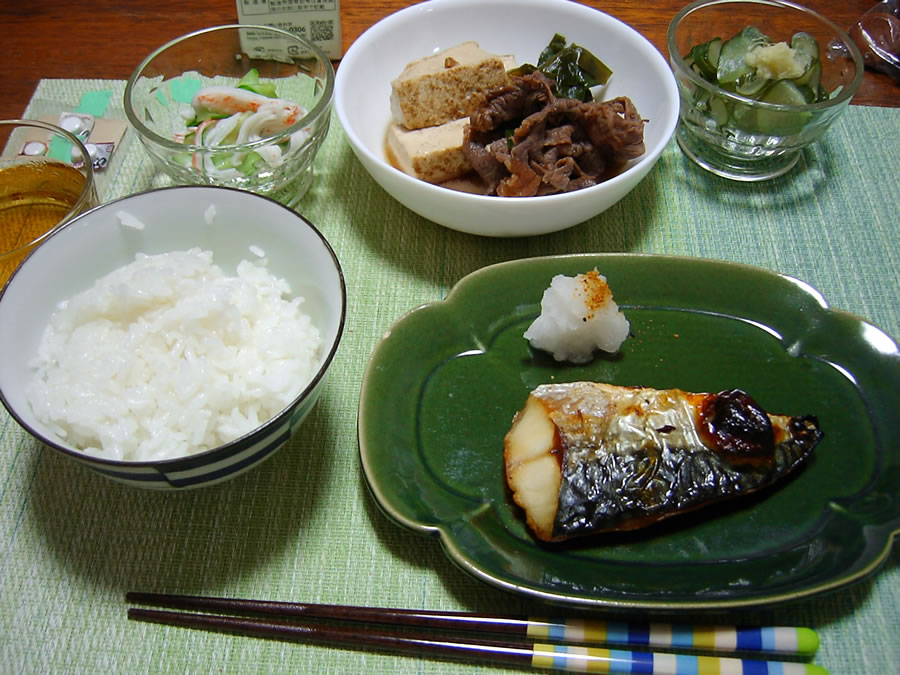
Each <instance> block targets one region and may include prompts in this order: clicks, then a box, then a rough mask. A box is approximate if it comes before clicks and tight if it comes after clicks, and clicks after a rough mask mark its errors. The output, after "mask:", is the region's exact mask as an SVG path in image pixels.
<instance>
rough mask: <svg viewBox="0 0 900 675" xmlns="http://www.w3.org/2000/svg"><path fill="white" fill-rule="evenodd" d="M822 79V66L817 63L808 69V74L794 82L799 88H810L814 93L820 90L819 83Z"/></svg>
mask: <svg viewBox="0 0 900 675" xmlns="http://www.w3.org/2000/svg"><path fill="white" fill-rule="evenodd" d="M821 79H822V64H821V63H819V62H818V61H816V62H815V63H813V64H812V65H811V66H810V67H809V68H807V69H806V72H805V73H803V75H801V76H800V77H798V78H797V79H796V80H794V84H796V85H797V86H798V87H809V88H810V89H812V90H813V91H816V90H817V89H818V88H819V82H820V81H821Z"/></svg>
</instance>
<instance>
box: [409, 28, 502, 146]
mask: <svg viewBox="0 0 900 675" xmlns="http://www.w3.org/2000/svg"><path fill="white" fill-rule="evenodd" d="M506 68H507V63H506V62H505V61H504V58H503V57H501V56H496V55H494V54H490V53H488V52H486V51H484V50H483V49H481V47H479V45H478V43H477V42H463V43H462V44H459V45H457V46H455V47H451V48H450V49H446V50H444V51H442V52H439V53H437V54H432V55H431V56H426V57H424V58H421V59H418V60H416V61H413V62H411V63H410V64H409V65H407V66H406V68H405V69H404V70H403V72H402V73H400V75H399V76H398V77H397V78H396V79H395V80H394V81H393V82H392V83H391V113H392V115H393V117H394V121H395V122H397V123H398V124H401V125H403V126H404V127H406V128H407V129H422V128H424V127H431V126H437V125H440V124H444V123H446V122H450V121H452V120H456V119H459V118H461V117H468V116H469V114H470V113H471V112H472V110H474V109H475V108H476V107H477V106H478V105H479V104H480V103H481V101H483V100H484V94H485V93H486V92H488V91H491V90H493V89H496V88H498V87H502V86H505V85H507V84H509V82H510V80H509V76H508V75H507V73H506Z"/></svg>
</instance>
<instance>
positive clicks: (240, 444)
mask: <svg viewBox="0 0 900 675" xmlns="http://www.w3.org/2000/svg"><path fill="white" fill-rule="evenodd" d="M171 190H229V191H232V192H239V193H241V194H244V195H247V196H248V197H250V198H254V199H264V200H266V201H269V202H271V203H272V204H275V205H277V206H278V207H279V208H282V209H285V210H286V211H287V212H288V213H290V214H291V215H292V216H293V217H295V218H297V219H298V220H300V221H301V222H302V223H303V224H304V225H306V227H307V228H309V229H310V230H311V231H312V232H313V233H314V234H315V235H316V237H317V238H318V239H319V240H320V241H321V243H322V246H323V247H324V248H325V250H326V251H327V252H328V254H329V256H330V257H331V262H332V264H333V265H334V268H335V272H336V275H337V278H338V281H339V282H340V291H341V309H340V318H339V321H338V325H337V327H336V329H335V334H334V339H333V341H332V343H331V344H330V345H329V347H328V353H327V354H326V355H325V356H324V358H323V359H322V363H321V364H320V366H319V368H318V370H317V371H316V373H315V375H314V376H313V378H312V379H311V380H310V381H309V383H308V384H307V385H306V387H304V388H303V391H301V392H300V393H299V394H298V395H297V396H296V397H295V398H294V399H293V400H292V401H291V402H290V403H288V404H287V405H286V406H285V407H284V408H283V409H282V410H281V411H280V412H278V413H277V414H276V415H274V416H273V417H271V418H269V419H268V420H266V421H265V422H263V423H262V424H260V425H259V426H258V427H256V428H255V429H253V430H252V431H250V432H248V433H246V434H244V435H243V436H240V437H238V438H235V439H234V440H231V441H229V442H228V443H223V444H222V445H219V446H216V447H215V448H210V449H209V450H204V451H202V452H197V453H194V454H191V455H186V456H184V457H174V458H170V459H157V460H139V461H128V460H117V459H109V458H106V457H100V456H95V455H88V454H85V453H84V452H80V451H79V450H77V449H74V448H72V447H70V446H68V445H64V444H62V443H59V442H58V441H56V440H55V439H53V438H51V437H48V436H47V435H46V434H44V433H42V432H40V431H38V430H36V429H35V428H34V427H32V426H31V425H29V424H28V422H27V421H25V420H24V419H23V418H22V417H21V416H20V415H19V414H18V413H16V411H15V410H14V409H13V407H12V405H11V404H10V403H9V401H8V399H7V397H6V395H5V394H4V393H3V390H2V388H0V402H2V403H3V406H4V407H5V408H6V409H7V411H8V412H9V414H10V415H11V416H12V417H13V419H15V420H16V422H17V423H18V424H19V426H21V427H22V428H23V429H25V430H26V431H27V432H28V433H30V434H31V435H32V436H34V437H35V438H38V439H40V440H41V442H42V443H44V444H45V445H48V446H50V447H52V448H54V449H56V450H59V451H61V452H63V453H65V454H66V455H68V456H70V457H73V458H75V459H78V460H82V461H84V460H86V461H88V462H90V463H92V464H95V465H101V466H104V467H109V468H116V467H122V468H125V467H127V468H130V469H135V468H137V469H140V468H148V469H156V470H157V471H159V472H160V473H162V474H166V473H169V472H171V471H173V469H174V468H175V467H177V468H179V469H182V468H184V467H187V466H195V465H203V464H206V463H207V462H208V461H209V460H211V459H219V458H224V457H228V456H230V455H232V454H235V453H237V452H239V451H240V450H242V449H243V448H245V447H246V446H248V445H251V444H253V443H254V442H256V441H258V440H259V439H261V438H262V437H264V436H265V435H266V434H267V433H268V430H269V429H271V428H272V427H275V426H277V425H278V424H280V423H282V422H284V420H285V418H288V417H290V416H291V414H292V412H293V410H294V409H295V408H296V407H297V406H298V405H299V404H300V403H301V402H302V401H303V399H305V398H306V397H307V396H308V395H309V394H310V393H311V392H312V391H313V390H314V389H315V388H316V387H317V386H318V384H319V382H320V381H321V380H322V378H324V377H325V373H326V371H327V370H328V367H329V366H330V365H331V362H332V361H333V360H334V357H335V354H336V353H337V349H338V346H339V344H340V342H341V337H342V335H343V332H344V323H345V321H346V316H347V286H346V282H345V280H344V272H343V269H342V268H341V264H340V262H339V260H338V257H337V254H335V252H334V249H333V248H332V247H331V244H330V243H329V242H328V240H327V239H326V238H325V237H324V236H323V235H322V233H321V232H320V231H319V229H318V228H317V227H316V226H315V225H313V224H312V223H311V222H309V221H308V220H307V219H306V218H305V217H304V216H302V215H301V214H299V213H297V212H296V211H294V210H293V209H291V208H289V207H287V206H285V205H284V204H282V203H280V202H278V201H276V200H274V199H272V198H270V197H266V196H265V195H259V194H256V193H253V192H247V191H246V190H239V189H237V188H231V187H225V186H211V185H170V186H166V187H161V188H156V189H153V190H147V191H145V192H141V193H136V194H134V195H128V196H125V197H121V198H119V199H115V200H112V201H109V202H105V203H104V204H101V205H100V206H95V207H94V208H92V209H90V210H88V211H85V212H84V213H81V214H79V215H78V216H76V217H75V218H73V219H72V220H70V221H69V222H68V223H66V224H65V225H63V226H62V227H60V228H58V229H56V230H54V231H53V233H52V234H51V237H48V239H47V241H49V239H51V238H52V237H54V236H56V235H58V234H59V233H60V232H62V231H64V230H66V229H67V228H68V227H69V226H70V225H73V224H75V223H78V222H79V221H81V220H83V219H84V218H87V217H88V216H89V214H91V213H93V212H95V211H99V210H101V209H115V208H116V207H117V206H118V205H120V204H121V203H122V202H124V201H127V200H128V199H129V198H130V197H135V196H137V195H139V194H140V195H144V194H152V193H158V194H159V196H160V197H161V198H164V196H165V195H164V193H165V192H168V191H171ZM37 251H38V248H35V249H34V250H32V251H31V252H29V254H28V256H26V258H25V259H24V260H23V261H22V263H21V264H20V265H19V266H18V268H16V270H15V272H14V273H13V274H12V275H11V276H10V279H9V281H8V282H7V284H6V285H5V286H4V288H3V289H2V290H0V302H2V301H3V297H4V295H6V292H7V290H8V289H9V288H10V285H11V282H12V280H13V278H14V277H15V276H16V274H18V273H19V271H20V270H22V269H23V268H24V267H25V266H26V265H27V264H28V260H29V259H30V258H31V257H32V256H33V255H35V253H36V252H37Z"/></svg>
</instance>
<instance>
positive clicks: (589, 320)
mask: <svg viewBox="0 0 900 675" xmlns="http://www.w3.org/2000/svg"><path fill="white" fill-rule="evenodd" d="M629 329H630V325H629V323H628V319H626V318H625V315H624V314H623V313H622V312H620V311H619V307H618V305H616V303H615V302H614V301H613V295H612V290H611V289H610V288H609V286H608V285H607V283H606V277H604V276H603V275H601V274H599V273H598V272H597V270H596V269H594V270H592V271H590V272H586V273H585V274H578V275H576V276H574V277H567V276H565V275H563V274H558V275H556V276H555V277H553V279H552V280H551V281H550V287H549V288H548V289H547V290H545V291H544V295H543V297H542V298H541V314H540V316H538V318H537V319H535V320H534V322H533V323H532V324H531V325H530V326H529V327H528V330H526V331H525V338H526V339H527V340H528V341H529V342H530V343H531V346H532V347H534V348H536V349H542V350H544V351H547V352H550V353H551V354H553V358H554V359H556V360H557V361H569V362H571V363H587V362H589V361H590V360H591V359H592V358H593V357H594V352H595V351H596V350H597V349H602V350H603V351H605V352H611V353H612V352H615V351H617V350H618V349H619V347H621V346H622V343H623V342H624V341H625V338H626V337H628V331H629Z"/></svg>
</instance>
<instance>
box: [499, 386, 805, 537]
mask: <svg viewBox="0 0 900 675" xmlns="http://www.w3.org/2000/svg"><path fill="white" fill-rule="evenodd" d="M821 436H822V434H821V431H820V430H819V426H818V422H817V421H816V419H815V417H812V416H806V417H790V416H785V415H774V414H770V413H767V412H765V411H764V410H763V409H762V408H761V407H760V406H759V405H758V404H757V403H756V402H755V401H754V400H753V399H752V398H751V397H750V396H749V395H747V394H746V393H745V392H743V391H740V390H736V389H732V390H728V391H723V392H719V393H717V394H705V393H704V394H695V393H690V392H685V391H682V390H679V389H668V390H657V389H650V388H646V387H617V386H614V385H608V384H603V383H592V382H576V383H568V384H549V385H541V386H540V387H538V388H536V389H535V390H534V391H533V392H532V393H531V395H530V396H529V397H528V400H527V401H526V404H525V407H524V408H523V409H522V410H521V411H520V412H519V413H517V415H516V417H515V419H514V420H513V425H512V427H511V429H510V431H509V433H508V434H507V436H506V439H505V443H504V445H505V447H504V460H505V465H506V473H507V482H508V483H509V486H510V488H511V489H512V492H513V498H514V499H515V501H516V503H517V504H519V505H520V506H521V507H522V508H523V509H524V510H525V515H526V519H527V521H528V524H529V526H530V527H531V529H532V530H533V532H534V533H535V536H537V537H538V538H539V539H542V540H545V541H562V540H565V539H570V538H572V537H578V536H583V535H587V534H593V533H598V532H609V531H619V530H633V529H637V528H640V527H644V526H646V525H649V524H651V523H654V522H657V521H659V520H662V519H664V518H668V517H670V516H673V515H677V514H680V513H685V512H688V511H692V510H694V509H697V508H700V507H703V506H706V505H709V504H712V503H716V502H718V501H721V500H723V499H728V498H732V497H737V496H741V495H745V494H748V493H750V492H753V491H756V490H759V489H761V488H763V487H766V486H768V485H771V484H772V483H774V482H776V481H778V480H780V479H781V478H783V477H785V476H786V475H788V474H789V473H790V472H791V471H793V470H794V469H796V468H797V467H798V466H800V465H801V464H802V463H803V462H804V461H805V460H806V459H807V458H808V457H809V455H810V454H811V452H812V450H813V448H814V447H815V445H816V444H817V443H818V441H819V439H820V438H821Z"/></svg>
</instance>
